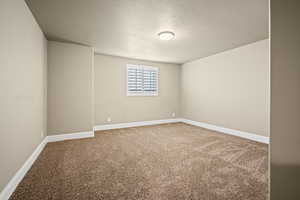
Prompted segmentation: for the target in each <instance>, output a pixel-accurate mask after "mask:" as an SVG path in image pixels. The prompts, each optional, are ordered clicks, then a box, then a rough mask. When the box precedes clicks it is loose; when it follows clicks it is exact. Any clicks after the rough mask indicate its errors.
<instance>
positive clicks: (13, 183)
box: [0, 131, 94, 200]
mask: <svg viewBox="0 0 300 200" xmlns="http://www.w3.org/2000/svg"><path fill="white" fill-rule="evenodd" d="M88 137H94V131H89V132H78V133H69V134H62V135H50V136H47V137H45V138H44V140H43V141H42V142H41V143H40V144H39V145H38V146H37V148H36V149H35V150H34V152H33V153H32V154H31V156H30V157H29V158H28V159H27V160H26V162H25V163H24V164H23V166H22V167H21V168H20V169H19V171H17V173H16V174H15V175H14V176H13V178H12V179H11V180H10V181H9V183H8V184H7V185H6V187H5V188H4V189H3V190H2V192H1V193H0V200H8V199H9V197H10V196H11V194H12V193H13V192H14V191H15V189H16V188H17V186H18V184H19V183H20V182H21V181H22V179H23V178H24V176H25V175H26V173H27V172H28V170H29V169H30V168H31V166H32V164H33V163H34V162H35V160H36V159H37V158H38V156H39V155H40V153H41V152H42V150H43V149H44V147H45V146H46V144H47V143H48V142H57V141H63V140H71V139H80V138H88Z"/></svg>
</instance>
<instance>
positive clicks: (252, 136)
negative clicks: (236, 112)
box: [181, 119, 269, 144]
mask: <svg viewBox="0 0 300 200" xmlns="http://www.w3.org/2000/svg"><path fill="white" fill-rule="evenodd" d="M181 122H183V123H186V124H191V125H194V126H199V127H202V128H206V129H209V130H214V131H218V132H222V133H225V134H229V135H234V136H238V137H241V138H246V139H249V140H253V141H256V142H261V143H265V144H269V137H266V136H261V135H257V134H254V133H248V132H244V131H239V130H234V129H229V128H224V127H221V126H215V125H211V124H207V123H203V122H197V121H192V120H189V119H181Z"/></svg>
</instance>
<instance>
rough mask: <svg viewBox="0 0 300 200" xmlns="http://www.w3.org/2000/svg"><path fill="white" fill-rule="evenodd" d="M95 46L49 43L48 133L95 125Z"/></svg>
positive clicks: (83, 128) (72, 130)
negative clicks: (93, 102) (93, 95)
mask: <svg viewBox="0 0 300 200" xmlns="http://www.w3.org/2000/svg"><path fill="white" fill-rule="evenodd" d="M93 55H94V53H93V49H92V48H90V47H85V46H81V45H76V44H70V43H61V42H52V41H50V42H49V43H48V124H47V125H48V135H53V134H63V133H74V132H81V131H91V130H92V129H93V114H92V112H93V111H92V109H93V107H92V101H93V99H92V94H93V89H92V84H93V80H92V77H93Z"/></svg>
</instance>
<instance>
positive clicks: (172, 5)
mask: <svg viewBox="0 0 300 200" xmlns="http://www.w3.org/2000/svg"><path fill="white" fill-rule="evenodd" d="M27 3H28V5H29V7H30V9H31V10H32V12H33V14H34V16H35V17H36V19H37V21H38V23H39V24H40V26H41V27H42V29H43V31H44V32H45V34H46V36H47V38H48V39H52V40H61V41H69V42H75V43H79V44H85V45H88V46H92V47H94V48H95V49H96V51H97V52H99V53H103V54H110V55H116V56H123V57H129V58H137V59H143V60H152V61H161V62H170V63H184V62H187V61H190V60H193V59H196V58H201V57H206V56H209V55H212V54H215V53H218V52H222V51H224V50H227V49H232V48H235V47H238V46H241V45H244V44H248V43H251V42H255V41H258V40H262V39H265V38H267V37H268V15H269V13H268V0H27ZM165 30H170V31H173V32H174V33H175V34H176V35H175V39H174V40H171V41H161V40H159V38H158V36H157V34H158V33H159V32H161V31H165Z"/></svg>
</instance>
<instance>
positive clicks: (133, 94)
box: [126, 64, 159, 97]
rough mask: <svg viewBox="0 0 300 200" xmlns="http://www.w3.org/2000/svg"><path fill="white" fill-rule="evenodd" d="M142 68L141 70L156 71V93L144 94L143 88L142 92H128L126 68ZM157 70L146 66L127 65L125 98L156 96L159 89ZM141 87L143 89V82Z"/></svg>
mask: <svg viewBox="0 0 300 200" xmlns="http://www.w3.org/2000/svg"><path fill="white" fill-rule="evenodd" d="M132 67H134V68H142V69H151V70H155V71H156V91H155V92H146V91H144V88H143V90H142V92H130V91H129V88H128V68H132ZM158 79H159V68H158V67H153V66H148V65H140V64H127V65H126V93H127V96H129V97H130V96H145V97H146V96H158V88H159V80H158ZM142 85H143V86H142V87H144V82H143V83H142Z"/></svg>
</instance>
